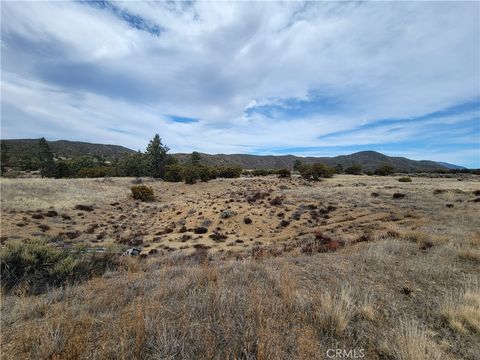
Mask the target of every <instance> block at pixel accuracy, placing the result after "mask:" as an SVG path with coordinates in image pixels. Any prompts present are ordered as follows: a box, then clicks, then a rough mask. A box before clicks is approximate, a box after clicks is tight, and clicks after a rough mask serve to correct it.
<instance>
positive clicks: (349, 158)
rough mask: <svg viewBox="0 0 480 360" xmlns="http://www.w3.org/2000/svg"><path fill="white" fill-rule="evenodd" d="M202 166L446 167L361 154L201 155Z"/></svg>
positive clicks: (184, 157)
mask: <svg viewBox="0 0 480 360" xmlns="http://www.w3.org/2000/svg"><path fill="white" fill-rule="evenodd" d="M174 157H176V158H177V159H178V160H179V161H182V162H184V161H187V160H188V159H189V157H190V154H174ZM201 158H202V162H203V163H205V164H208V165H240V166H241V167H243V168H245V169H280V168H287V169H293V164H294V162H295V160H300V161H301V162H302V163H304V164H311V163H315V162H321V163H324V164H326V165H328V166H332V167H334V166H336V165H337V164H340V165H342V166H343V168H344V169H345V168H347V167H349V166H352V165H353V164H355V163H358V164H360V165H362V168H363V170H364V171H369V170H375V169H376V168H377V167H379V166H380V165H383V164H389V165H392V166H393V167H394V168H395V169H396V170H398V171H411V172H421V171H433V170H445V169H446V167H445V166H443V165H441V164H439V163H437V162H435V161H429V160H420V161H417V160H410V159H407V158H404V157H391V156H387V155H384V154H381V153H379V152H376V151H361V152H357V153H354V154H350V155H340V156H335V157H300V156H294V155H278V156H277V155H245V154H232V155H225V154H216V155H209V154H201Z"/></svg>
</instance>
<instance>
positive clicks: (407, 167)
mask: <svg viewBox="0 0 480 360" xmlns="http://www.w3.org/2000/svg"><path fill="white" fill-rule="evenodd" d="M1 141H2V142H3V143H5V144H6V145H7V147H8V149H9V153H11V154H12V155H13V156H21V154H25V153H33V152H35V151H36V147H37V146H38V145H37V144H38V139H16V140H1ZM48 144H49V145H50V147H51V149H52V151H53V153H54V154H55V156H56V157H67V158H69V157H73V156H81V155H90V156H102V157H104V158H106V159H111V158H115V157H120V156H122V155H124V154H127V153H133V152H135V151H134V150H132V149H129V148H126V147H123V146H119V145H104V144H92V143H87V142H80V141H68V140H58V141H48ZM172 155H173V156H174V157H175V158H177V159H178V160H179V161H180V162H185V161H188V160H189V159H190V154H182V153H179V154H172ZM201 159H202V160H201V162H202V163H204V164H208V165H213V166H221V165H239V166H241V167H243V168H245V169H280V168H287V169H293V164H294V162H295V160H300V161H301V162H302V163H304V164H310V163H315V162H322V163H324V164H326V165H328V166H332V167H334V166H336V165H337V164H340V165H342V166H343V168H347V167H349V166H352V165H353V164H354V163H359V164H360V165H362V167H363V170H364V171H369V170H375V169H376V168H377V167H379V166H380V165H383V164H389V165H391V166H393V167H394V168H395V169H396V170H398V171H410V172H421V171H433V170H445V169H457V168H459V169H461V168H462V167H460V166H457V165H452V164H448V163H441V162H435V161H429V160H421V161H417V160H410V159H407V158H404V157H391V156H387V155H384V154H381V153H379V152H376V151H361V152H357V153H354V154H350V155H340V156H335V157H300V156H294V155H248V154H230V155H227V154H215V155H210V154H201ZM454 166H455V167H454Z"/></svg>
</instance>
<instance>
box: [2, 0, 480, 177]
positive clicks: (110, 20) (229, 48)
mask: <svg viewBox="0 0 480 360" xmlns="http://www.w3.org/2000/svg"><path fill="white" fill-rule="evenodd" d="M155 133H159V134H160V136H161V138H162V140H163V142H164V143H165V144H167V145H168V146H169V147H170V148H171V152H191V151H194V150H195V151H200V152H205V153H212V154H213V153H227V154H229V153H249V154H259V155H263V154H274V155H277V154H295V155H299V156H335V155H340V154H349V153H353V152H357V151H362V150H376V151H379V152H382V153H385V154H387V155H394V156H405V157H408V158H411V159H416V160H421V159H429V160H435V161H446V162H450V163H454V164H459V165H463V166H467V167H475V168H480V3H479V2H476V1H474V2H458V1H457V2H298V1H295V2H293V1H290V2H246V1H242V2H172V1H168V2H143V1H142V2H141V1H129V2H108V1H95V2H87V1H76V2H67V1H51V2H35V1H33V2H22V1H11V2H8V1H2V2H1V137H2V138H3V139H5V138H10V139H14V138H39V137H42V136H44V137H46V138H47V139H48V140H60V139H66V140H78V141H87V142H95V143H106V144H118V145H123V146H126V147H129V148H132V149H135V150H136V149H141V150H144V149H145V147H146V145H147V144H148V141H149V139H151V138H152V137H153V135H154V134H155Z"/></svg>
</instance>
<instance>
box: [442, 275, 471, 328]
mask: <svg viewBox="0 0 480 360" xmlns="http://www.w3.org/2000/svg"><path fill="white" fill-rule="evenodd" d="M440 311H441V314H442V315H443V316H444V317H445V319H446V320H447V321H448V324H449V325H450V327H451V328H452V329H453V330H455V331H457V332H459V333H461V334H464V333H467V332H469V331H471V332H474V333H477V334H480V287H479V286H478V284H476V285H472V286H470V287H467V288H466V289H465V290H462V291H460V293H458V294H454V293H452V294H450V295H449V296H448V297H446V299H445V300H444V301H443V303H442V304H441V310H440Z"/></svg>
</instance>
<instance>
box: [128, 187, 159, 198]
mask: <svg viewBox="0 0 480 360" xmlns="http://www.w3.org/2000/svg"><path fill="white" fill-rule="evenodd" d="M131 190H132V196H133V198H134V199H135V200H141V201H153V200H155V195H154V193H153V189H152V188H151V187H149V186H146V185H137V186H132V188H131Z"/></svg>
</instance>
